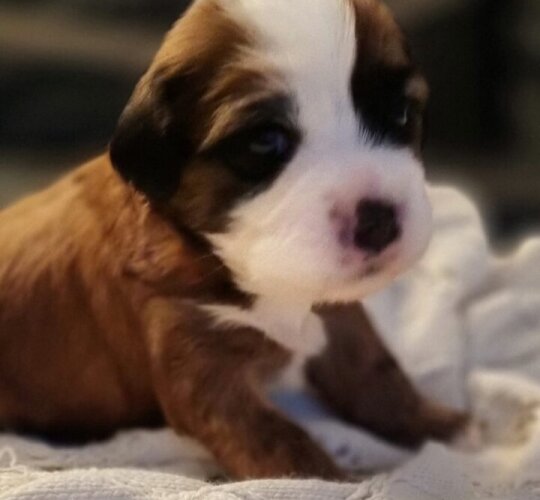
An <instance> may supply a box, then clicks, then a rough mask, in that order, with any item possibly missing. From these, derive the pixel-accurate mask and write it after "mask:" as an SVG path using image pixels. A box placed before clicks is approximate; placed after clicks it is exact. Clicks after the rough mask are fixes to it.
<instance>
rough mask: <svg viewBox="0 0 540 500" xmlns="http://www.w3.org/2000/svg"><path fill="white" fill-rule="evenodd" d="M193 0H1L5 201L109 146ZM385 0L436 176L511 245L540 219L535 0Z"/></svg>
mask: <svg viewBox="0 0 540 500" xmlns="http://www.w3.org/2000/svg"><path fill="white" fill-rule="evenodd" d="M269 1H271V0H269ZM187 3H189V2H188V1H187V0H184V1H182V0H0V47H2V49H1V50H0V206H3V205H5V204H7V203H8V202H9V201H11V200H13V199H15V198H16V197H18V196H20V195H21V194H22V193H24V192H27V191H28V190H32V189H36V188H37V187H40V186H42V185H44V184H46V183H47V182H49V181H50V179H51V178H53V177H54V176H56V175H58V174H59V173H60V172H62V171H64V170H65V169H66V168H69V167H71V166H74V165H76V164H77V163H78V162H79V161H81V160H83V159H86V158H88V157H91V156H92V155H93V154H95V153H97V152H100V151H102V150H103V149H104V148H105V147H106V144H107V141H108V139H109V137H110V135H111V132H112V130H113V128H114V125H115V122H116V119H117V117H118V115H119V113H120V111H121V109H122V107H123V105H124V104H125V102H126V100H127V98H128V97H129V95H130V93H131V90H132V88H133V86H134V84H135V82H136V81H137V79H138V77H139V76H140V75H141V73H142V72H143V71H144V69H145V67H146V66H147V64H148V62H149V61H150V59H151V57H152V55H153V53H154V52H155V50H156V49H157V47H158V46H159V43H160V40H161V37H162V36H163V34H164V32H165V31H166V29H167V28H168V27H169V26H170V25H171V23H172V22H173V21H174V20H175V18H176V17H177V16H178V14H179V13H180V12H181V11H182V10H183V8H185V6H186V4H187ZM388 3H389V4H390V5H391V6H392V7H393V8H394V10H395V12H396V13H397V16H398V18H399V19H400V21H401V23H402V25H403V26H404V27H405V29H406V31H407V32H408V34H409V35H410V36H411V39H412V45H413V49H414V51H415V53H416V55H417V58H418V59H419V61H420V63H421V65H422V66H423V68H424V70H425V72H426V73H427V75H428V78H429V80H430V82H431V85H432V102H431V108H430V112H429V120H428V122H429V135H428V143H427V148H426V156H427V168H428V176H429V177H430V179H432V180H435V181H444V182H452V183H453V184H457V185H459V186H461V187H464V188H465V189H466V190H467V191H468V192H470V193H472V194H473V196H475V198H476V199H477V200H478V203H479V205H480V207H481V208H482V210H483V213H484V214H485V216H486V219H487V220H488V222H489V227H490V231H491V235H492V239H493V241H494V242H496V243H497V244H499V245H500V246H505V245H508V244H511V243H512V242H513V241H514V240H515V238H516V237H518V236H519V235H521V234H522V233H523V232H524V231H530V230H534V229H535V228H537V227H539V226H540V1H539V0H390V1H389V2H388Z"/></svg>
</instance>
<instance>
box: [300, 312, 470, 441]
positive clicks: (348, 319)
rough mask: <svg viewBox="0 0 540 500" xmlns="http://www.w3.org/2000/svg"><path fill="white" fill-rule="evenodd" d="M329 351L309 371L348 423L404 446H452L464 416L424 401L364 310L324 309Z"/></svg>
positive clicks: (328, 399) (325, 398)
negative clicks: (443, 443)
mask: <svg viewBox="0 0 540 500" xmlns="http://www.w3.org/2000/svg"><path fill="white" fill-rule="evenodd" d="M317 312H318V313H319V314H320V315H321V317H322V318H323V320H324V322H325V325H326V329H327V335H328V347H327V350H326V351H325V352H324V353H323V354H322V355H320V356H319V357H317V358H315V359H312V360H311V361H310V362H309V363H308V365H307V375H308V378H309V380H310V381H311V382H312V384H313V385H314V386H315V388H316V389H317V391H318V392H319V394H320V395H321V397H322V398H323V399H324V400H326V401H327V402H328V403H330V405H331V406H332V407H334V408H335V409H336V410H337V411H338V412H339V413H340V414H341V416H342V417H344V418H345V419H346V420H348V421H350V422H352V423H355V424H357V425H359V426H362V427H365V428H366V429H368V430H370V431H372V432H374V433H375V434H377V435H379V436H381V437H383V438H385V439H388V440H389V441H392V442H395V443H397V444H402V445H404V446H410V447H414V446H417V445H419V444H421V443H422V442H423V441H425V440H427V439H430V438H433V439H437V440H448V439H450V438H452V437H454V435H455V434H456V433H457V432H458V431H460V430H462V429H463V428H464V427H465V424H466V422H467V418H466V416H465V415H464V414H462V413H460V412H458V411H454V410H452V409H450V408H446V407H444V406H443V405H439V404H437V403H435V402H432V401H429V400H427V399H426V398H424V397H423V396H421V395H420V394H419V393H418V391H416V389H415V388H414V386H413V385H412V383H411V382H410V380H409V379H408V378H407V376H406V375H405V373H404V372H403V370H402V369H401V367H400V366H399V364H398V363H397V361H396V360H395V358H394V357H393V356H392V354H391V353H390V352H389V351H388V349H387V348H386V346H385V345H384V344H383V342H382V340H381V339H380V337H379V336H378V335H377V333H376V332H375V330H374V328H373V326H372V324H371V322H370V320H369V318H368V317H367V315H366V313H365V311H364V309H363V308H362V306H361V305H360V304H352V305H336V306H325V307H321V308H320V309H319V310H318V311H317Z"/></svg>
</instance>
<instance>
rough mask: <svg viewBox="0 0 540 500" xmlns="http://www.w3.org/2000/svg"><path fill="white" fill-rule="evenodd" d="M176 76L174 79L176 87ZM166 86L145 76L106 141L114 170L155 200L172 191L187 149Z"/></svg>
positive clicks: (181, 120) (180, 112) (177, 108)
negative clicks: (109, 139)
mask: <svg viewBox="0 0 540 500" xmlns="http://www.w3.org/2000/svg"><path fill="white" fill-rule="evenodd" d="M180 80H181V78H179V77H177V78H175V89H177V90H178V86H179V85H180ZM167 89H168V86H167V84H165V82H164V81H163V80H162V79H161V78H159V77H157V76H156V75H153V76H146V77H144V78H143V79H142V80H141V82H140V83H139V85H138V86H137V88H136V90H135V92H134V94H133V96H132V98H131V100H130V102H129V103H128V105H127V107H126V109H125V110H124V112H123V113H122V116H121V117H120V120H119V123H118V126H117V129H116V132H115V133H114V136H113V139H112V141H111V143H110V148H109V153H110V158H111V162H112V164H113V166H114V168H115V169H116V170H117V171H118V172H119V174H120V175H121V176H122V177H123V178H124V179H125V180H126V181H127V182H129V183H131V184H133V186H135V188H136V189H137V190H139V191H141V192H143V193H144V194H146V195H147V196H148V198H150V199H152V200H155V201H166V200H167V199H168V198H170V197H171V196H172V195H173V194H174V193H175V192H176V190H177V188H178V185H179V182H180V175H181V171H182V167H183V165H185V164H186V163H187V162H188V161H189V159H190V157H191V156H192V154H193V147H192V145H191V141H190V138H189V131H188V130H187V128H186V126H185V124H186V123H188V122H189V120H188V119H187V117H186V116H184V115H185V114H187V113H188V110H186V109H182V106H181V105H179V104H178V102H176V103H173V102H171V99H170V96H169V95H168V94H169V93H168V90H167Z"/></svg>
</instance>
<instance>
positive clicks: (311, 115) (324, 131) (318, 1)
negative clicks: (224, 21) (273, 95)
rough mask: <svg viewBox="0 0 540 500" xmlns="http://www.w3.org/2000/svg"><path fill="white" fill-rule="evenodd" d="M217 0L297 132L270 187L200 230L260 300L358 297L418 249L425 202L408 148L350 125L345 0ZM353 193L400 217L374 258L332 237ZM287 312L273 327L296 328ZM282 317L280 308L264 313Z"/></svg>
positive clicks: (350, 15) (350, 49)
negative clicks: (285, 92) (261, 64)
mask: <svg viewBox="0 0 540 500" xmlns="http://www.w3.org/2000/svg"><path fill="white" fill-rule="evenodd" d="M224 2H225V4H226V5H227V6H228V7H229V9H230V12H231V15H232V16H234V17H235V18H236V19H237V20H238V21H239V22H242V23H243V25H244V26H246V27H248V28H250V29H251V30H252V32H254V33H255V34H256V37H257V40H258V43H257V45H256V46H255V47H254V50H255V51H256V53H257V54H258V57H260V58H261V60H263V61H265V63H268V64H269V65H270V66H272V67H274V68H275V69H276V71H278V72H279V73H280V74H281V75H282V77H283V80H284V83H285V85H286V87H287V88H288V89H289V91H290V94H291V96H292V98H293V99H294V101H295V103H296V105H297V112H298V122H299V124H300V127H301V130H302V142H301V145H300V147H299V150H298V151H297V153H296V155H295V157H294V158H293V160H292V161H291V162H290V164H289V165H287V167H286V168H285V170H284V171H283V173H282V174H281V175H280V176H279V178H278V179H277V180H276V181H275V182H274V183H273V184H272V186H271V187H270V188H269V189H267V190H266V191H264V192H262V193H260V194H259V195H257V196H256V197H254V198H252V199H250V200H247V201H243V202H241V203H240V204H239V205H238V206H237V207H236V208H235V210H234V211H233V213H232V221H233V222H232V224H231V226H230V228H229V229H228V230H227V232H226V233H224V234H215V235H210V238H211V240H212V242H213V243H214V245H215V246H216V248H217V251H218V253H219V255H220V256H221V257H222V258H223V260H224V262H225V263H226V264H227V265H228V266H229V267H230V268H231V270H232V271H233V273H234V276H235V279H236V280H237V282H238V283H239V285H240V287H241V288H242V289H244V290H246V291H248V292H251V293H254V294H255V295H256V296H258V297H261V300H262V301H263V302H261V303H262V304H267V303H268V301H270V302H273V303H276V300H277V299H279V301H280V303H281V304H295V306H293V307H292V309H295V308H296V305H301V306H303V307H304V309H303V310H304V315H308V314H309V306H310V305H311V304H313V303H315V302H322V301H351V300H359V299H361V298H363V297H364V296H366V295H367V294H370V293H372V292H374V291H376V290H378V289H380V288H381V287H383V286H384V285H385V284H386V283H387V282H388V281H389V280H391V279H392V278H393V277H395V276H396V275H397V274H398V273H399V272H401V271H402V270H404V269H405V268H407V267H408V266H409V265H410V264H411V263H412V262H414V261H415V260H416V259H417V258H418V257H419V256H420V255H421V254H422V253H423V251H424V249H425V248H426V246H427V243H428V240H429V235H430V231H431V211H430V207H429V204H428V201H427V197H426V194H425V187H424V176H423V170H422V166H421V164H420V162H419V161H418V160H417V159H416V158H415V156H414V155H413V153H412V152H411V151H410V150H408V149H406V148H400V149H398V148H393V147H389V146H374V145H373V144H371V143H370V141H369V139H368V137H367V134H362V133H361V132H360V127H359V120H361V117H360V118H359V117H358V116H357V115H356V112H355V110H354V106H353V102H352V96H351V93H350V82H351V75H352V71H353V66H354V61H355V56H356V54H355V53H356V39H355V19H354V12H353V10H352V7H351V6H350V4H349V2H347V1H344V0H343V1H341V0H332V1H329V0H272V1H268V0H224ZM363 198H369V199H377V198H380V199H383V200H385V201H388V202H392V203H394V204H395V205H396V206H397V207H398V209H399V211H400V213H401V215H402V220H401V222H402V237H401V239H400V241H399V242H398V243H397V244H395V245H393V246H392V247H391V248H389V249H388V251H386V252H384V253H383V254H382V255H381V256H379V257H377V258H373V259H370V258H368V256H367V255H366V254H364V253H363V252H361V251H359V250H358V249H355V248H354V247H353V246H352V245H350V246H346V245H344V244H343V242H340V239H339V233H340V231H342V230H343V226H344V225H347V223H348V224H349V225H350V224H351V220H353V219H354V214H355V208H356V206H357V204H358V202H359V201H361V200H362V199H363ZM347 220H349V222H347ZM214 312H216V313H217V310H216V311H214ZM221 312H222V313H223V317H224V318H229V319H232V318H233V317H234V318H235V319H236V321H237V322H240V323H249V324H251V322H253V321H254V319H253V317H254V315H258V314H262V317H264V318H267V319H268V316H267V312H268V309H267V307H266V305H263V306H261V305H260V304H259V305H258V306H257V307H256V308H255V309H254V310H253V311H251V313H249V318H248V317H247V316H246V315H247V314H248V313H247V312H245V311H243V312H242V311H235V313H234V314H233V315H232V316H231V314H230V313H231V311H230V310H229V311H221ZM225 312H226V314H225ZM275 314H276V315H279V314H281V313H280V312H278V311H276V312H275ZM293 316H294V318H295V321H293V322H292V323H291V324H290V325H289V327H288V328H285V329H284V332H285V331H287V332H289V331H291V329H292V330H295V331H297V332H299V331H300V330H299V329H298V328H297V327H298V325H299V324H302V321H301V320H300V319H298V317H297V315H296V316H295V315H293ZM287 318H289V319H290V316H289V315H288V314H287V313H285V315H284V316H282V317H280V318H279V320H277V319H276V318H274V319H272V322H273V323H274V324H279V323H282V322H285V321H286V319H287ZM264 322H266V320H264V321H263V323H264ZM272 331H276V329H275V328H274V329H272ZM288 335H289V334H288V333H283V334H281V333H280V334H278V333H273V334H272V336H274V338H276V339H277V338H278V336H281V337H283V336H285V337H287V336H288ZM282 340H283V342H285V343H290V342H289V340H290V339H288V338H283V339H282Z"/></svg>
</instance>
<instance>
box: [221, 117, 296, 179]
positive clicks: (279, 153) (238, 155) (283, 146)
mask: <svg viewBox="0 0 540 500" xmlns="http://www.w3.org/2000/svg"><path fill="white" fill-rule="evenodd" d="M296 144H297V139H296V137H295V134H294V133H292V132H290V131H289V130H287V129H286V128H285V127H282V126H280V125H274V124H269V125H259V126H257V127H255V128H251V129H248V130H244V131H241V132H239V133H237V134H235V135H234V136H233V137H230V138H229V139H227V140H226V141H225V143H224V144H223V146H222V148H221V155H222V157H223V159H224V160H225V161H226V163H227V164H228V165H229V166H230V167H231V168H232V169H233V170H234V171H235V172H236V173H237V174H238V175H240V176H241V177H243V178H245V179H247V180H251V181H258V180H263V179H265V178H268V177H270V176H272V175H274V174H275V173H276V172H277V171H278V170H279V168H280V167H281V166H283V165H284V164H285V162H287V161H288V160H289V159H290V158H291V157H292V155H293V154H294V150H295V148H296Z"/></svg>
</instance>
